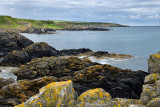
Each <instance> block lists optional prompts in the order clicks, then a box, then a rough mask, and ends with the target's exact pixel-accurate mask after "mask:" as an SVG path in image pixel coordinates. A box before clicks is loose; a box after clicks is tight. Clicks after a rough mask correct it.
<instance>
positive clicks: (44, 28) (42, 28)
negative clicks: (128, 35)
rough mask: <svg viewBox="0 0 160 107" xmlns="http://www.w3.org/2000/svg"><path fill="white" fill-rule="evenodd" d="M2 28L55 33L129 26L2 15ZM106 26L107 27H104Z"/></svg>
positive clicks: (0, 27) (106, 29) (26, 31)
mask: <svg viewBox="0 0 160 107" xmlns="http://www.w3.org/2000/svg"><path fill="white" fill-rule="evenodd" d="M0 23H1V24H0V29H1V30H3V29H5V30H6V29H11V30H16V31H19V32H22V33H39V34H42V33H54V32H55V31H56V30H69V31H83V30H89V31H109V30H110V29H108V28H106V27H128V26H127V25H121V24H116V23H102V22H76V21H51V20H33V19H18V18H13V17H11V16H0ZM104 27H105V28H104Z"/></svg>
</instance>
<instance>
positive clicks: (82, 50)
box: [58, 48, 92, 56]
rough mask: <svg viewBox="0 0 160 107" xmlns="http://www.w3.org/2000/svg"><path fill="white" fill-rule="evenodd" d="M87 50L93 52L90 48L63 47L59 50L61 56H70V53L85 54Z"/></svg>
mask: <svg viewBox="0 0 160 107" xmlns="http://www.w3.org/2000/svg"><path fill="white" fill-rule="evenodd" d="M87 52H92V50H91V49H88V48H80V49H63V50H60V51H59V52H58V54H59V55H60V56H70V55H78V54H84V53H87Z"/></svg>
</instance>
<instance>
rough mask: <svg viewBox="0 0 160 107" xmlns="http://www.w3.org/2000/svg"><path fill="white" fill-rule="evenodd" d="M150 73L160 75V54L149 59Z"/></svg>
mask: <svg viewBox="0 0 160 107" xmlns="http://www.w3.org/2000/svg"><path fill="white" fill-rule="evenodd" d="M148 71H149V73H160V52H159V53H157V54H153V55H151V56H150V58H149V59H148Z"/></svg>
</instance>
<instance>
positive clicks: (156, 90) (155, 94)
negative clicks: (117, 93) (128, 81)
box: [140, 73, 160, 107]
mask: <svg viewBox="0 0 160 107" xmlns="http://www.w3.org/2000/svg"><path fill="white" fill-rule="evenodd" d="M144 83H145V85H143V90H142V93H141V97H140V99H141V101H142V103H143V104H144V105H146V104H147V105H150V104H151V102H155V100H154V99H156V98H159V97H160V74H159V73H153V74H150V75H148V76H146V77H145V80H144ZM151 105H152V104H151ZM149 107H152V106H149ZM154 107H156V106H154Z"/></svg>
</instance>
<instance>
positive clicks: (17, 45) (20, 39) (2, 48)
mask: <svg viewBox="0 0 160 107" xmlns="http://www.w3.org/2000/svg"><path fill="white" fill-rule="evenodd" d="M31 44H33V41H31V40H29V39H28V38H26V37H24V36H22V35H21V34H19V33H17V32H15V31H0V57H3V56H4V55H6V54H7V53H8V52H11V51H13V50H21V49H22V48H25V47H27V46H29V45H31Z"/></svg>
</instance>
